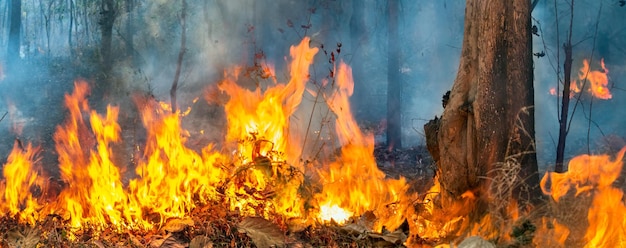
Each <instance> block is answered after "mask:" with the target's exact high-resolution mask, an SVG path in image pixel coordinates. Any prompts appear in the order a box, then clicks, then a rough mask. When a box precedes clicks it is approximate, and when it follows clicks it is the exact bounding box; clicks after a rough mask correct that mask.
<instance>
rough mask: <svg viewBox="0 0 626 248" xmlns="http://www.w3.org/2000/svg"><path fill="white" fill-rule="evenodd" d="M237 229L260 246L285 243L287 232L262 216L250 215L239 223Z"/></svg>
mask: <svg viewBox="0 0 626 248" xmlns="http://www.w3.org/2000/svg"><path fill="white" fill-rule="evenodd" d="M237 229H238V230H239V232H241V233H245V234H246V235H248V237H250V238H251V239H252V242H254V244H255V245H256V246H257V247H259V248H266V247H272V246H283V245H285V234H284V233H283V231H281V230H280V228H278V226H276V225H275V224H274V223H272V222H270V221H268V220H266V219H263V218H260V217H248V218H245V219H243V220H242V221H241V222H239V224H237Z"/></svg>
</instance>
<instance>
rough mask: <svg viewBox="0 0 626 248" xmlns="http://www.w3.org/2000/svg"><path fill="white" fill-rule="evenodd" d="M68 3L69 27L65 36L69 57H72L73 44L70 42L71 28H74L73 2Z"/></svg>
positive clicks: (71, 0) (72, 0)
mask: <svg viewBox="0 0 626 248" xmlns="http://www.w3.org/2000/svg"><path fill="white" fill-rule="evenodd" d="M69 1H70V26H69V29H68V35H67V44H68V46H69V48H70V55H72V56H74V44H73V41H72V33H73V32H72V28H73V27H74V0H69Z"/></svg>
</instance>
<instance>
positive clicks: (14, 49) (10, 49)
mask: <svg viewBox="0 0 626 248" xmlns="http://www.w3.org/2000/svg"><path fill="white" fill-rule="evenodd" d="M9 9H10V11H11V15H10V17H9V18H10V21H9V22H10V24H9V41H8V44H7V65H6V67H7V69H8V70H10V69H11V68H14V64H15V63H17V61H19V58H20V39H21V38H20V36H21V32H22V1H21V0H11V6H10V8H9Z"/></svg>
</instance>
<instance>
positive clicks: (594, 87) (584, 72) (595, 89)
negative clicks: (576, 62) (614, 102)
mask: <svg viewBox="0 0 626 248" xmlns="http://www.w3.org/2000/svg"><path fill="white" fill-rule="evenodd" d="M600 66H602V71H591V70H590V68H589V61H587V60H586V59H585V60H583V67H581V68H580V71H579V72H578V79H579V80H580V81H584V80H585V79H587V80H588V81H589V83H590V84H591V85H589V91H590V92H591V95H593V96H594V97H596V98H599V99H605V100H606V99H611V98H612V97H613V95H611V91H610V90H609V88H608V84H609V76H608V73H609V70H608V69H607V68H606V66H605V65H604V59H601V60H600Z"/></svg>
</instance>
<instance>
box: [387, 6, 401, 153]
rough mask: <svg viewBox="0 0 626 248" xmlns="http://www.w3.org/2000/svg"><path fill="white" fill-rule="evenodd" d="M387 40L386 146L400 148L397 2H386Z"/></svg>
mask: <svg viewBox="0 0 626 248" xmlns="http://www.w3.org/2000/svg"><path fill="white" fill-rule="evenodd" d="M388 9H389V13H388V20H387V28H388V32H389V33H388V35H389V36H388V39H387V48H388V49H389V52H388V53H389V56H388V58H387V146H389V147H395V148H401V147H402V139H401V137H402V125H401V104H402V102H401V101H402V80H401V78H400V74H399V73H400V43H399V42H400V41H399V39H398V9H399V2H398V1H397V0H390V1H389V2H388Z"/></svg>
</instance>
